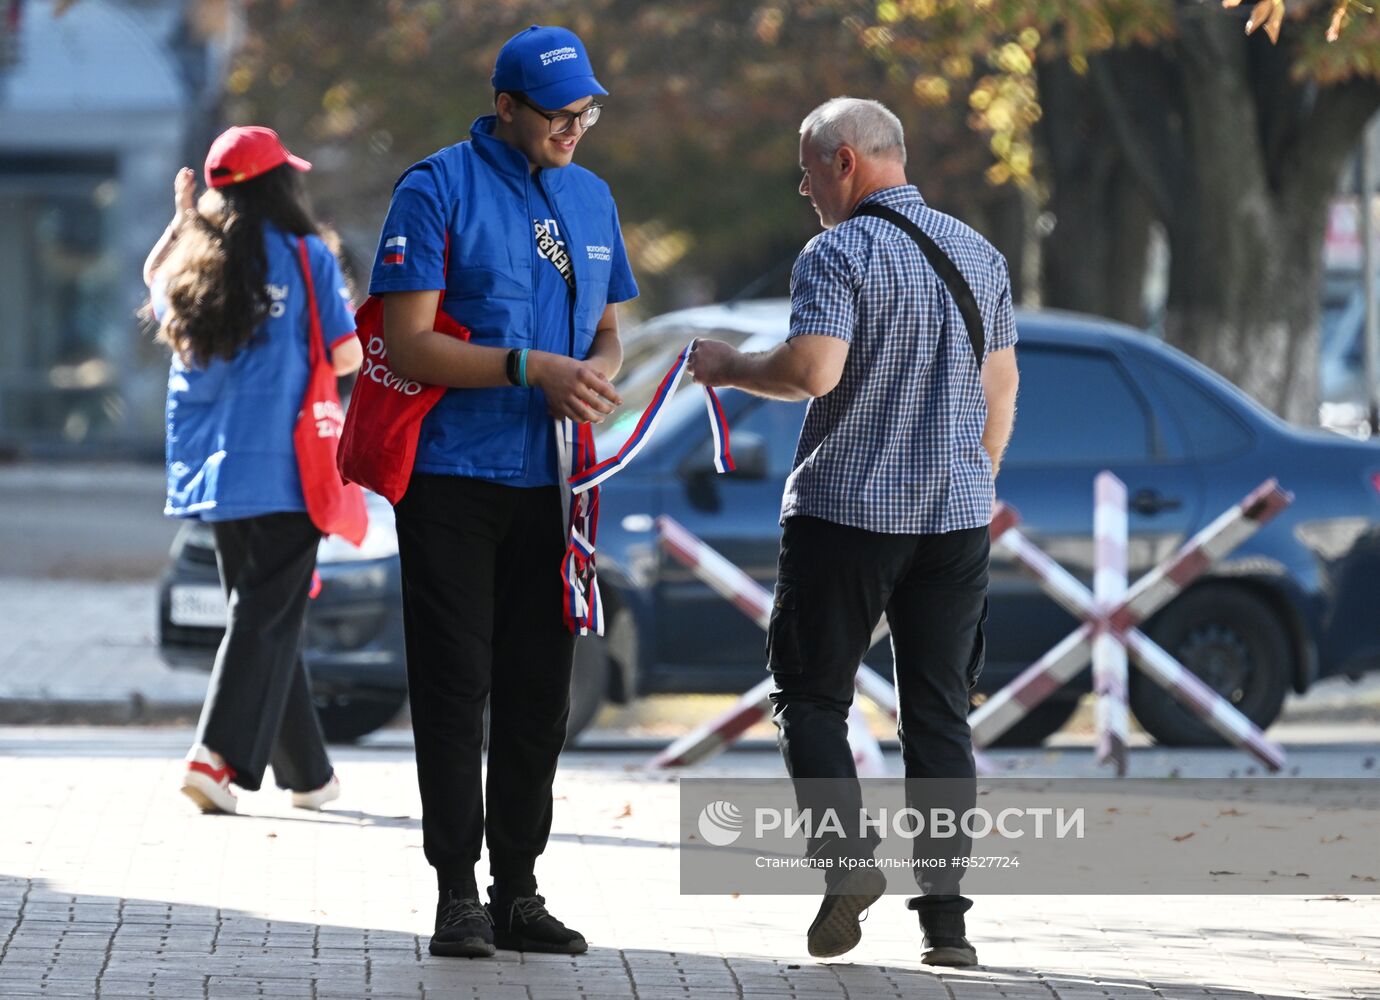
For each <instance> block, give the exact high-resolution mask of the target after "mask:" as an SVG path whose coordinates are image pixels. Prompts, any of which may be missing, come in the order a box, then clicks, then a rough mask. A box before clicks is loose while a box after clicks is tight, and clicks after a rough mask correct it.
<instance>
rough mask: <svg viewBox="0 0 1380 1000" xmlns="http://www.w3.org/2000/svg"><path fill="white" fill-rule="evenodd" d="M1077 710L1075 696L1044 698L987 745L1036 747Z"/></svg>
mask: <svg viewBox="0 0 1380 1000" xmlns="http://www.w3.org/2000/svg"><path fill="white" fill-rule="evenodd" d="M1077 710H1078V699H1077V698H1058V697H1050V698H1046V699H1045V700H1044V701H1042V702H1040V703H1039V704H1038V705H1036V706H1035V707H1034V708H1032V709H1031V710H1030V711H1029V712H1027V713H1026V714H1025V715H1024V716H1022V717H1021V718H1020V719H1019V720H1018V721H1017V722H1016V724H1015V725H1014V726H1012V727H1011V728H1010V729H1008V730H1006V732H1004V733H1002V734H1001V735H1000V736H998V737H997V738H996V739H995V740H993V741H992V742H991V743H989V744H988V746H990V747H993V748H994V749H995V748H999V747H1037V746H1039V745H1040V744H1042V743H1044V741H1045V740H1047V739H1048V738H1049V737H1051V736H1053V735H1054V734H1055V733H1057V732H1058V731H1059V730H1060V729H1062V728H1064V723H1066V722H1068V721H1069V719H1070V718H1072V717H1073V713H1074V712H1075V711H1077Z"/></svg>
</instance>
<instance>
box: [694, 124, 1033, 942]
mask: <svg viewBox="0 0 1380 1000" xmlns="http://www.w3.org/2000/svg"><path fill="white" fill-rule="evenodd" d="M905 160H906V153H905V139H904V135H903V133H902V129H901V123H900V121H899V120H898V119H897V118H896V116H895V115H893V114H892V113H891V112H890V111H889V110H887V109H886V108H885V107H884V106H883V105H881V104H879V103H877V102H876V101H864V100H857V99H854V98H846V97H842V98H836V99H834V100H831V101H828V102H826V103H825V104H822V105H821V106H820V107H818V108H816V109H815V110H814V111H812V112H811V113H810V114H809V115H808V116H807V117H806V118H805V121H804V122H803V123H802V124H801V126H800V167H801V170H802V171H803V172H804V177H803V178H802V179H801V182H800V193H801V194H803V195H805V196H806V197H807V198H809V199H810V202H811V204H812V205H813V206H814V208H815V211H816V212H817V213H818V214H819V219H820V222H821V223H822V224H823V226H824V228H825V232H823V233H821V234H820V235H818V236H816V237H815V238H814V239H812V240H811V241H810V242H809V243H808V244H806V246H805V249H804V250H802V251H801V253H800V257H799V258H798V259H797V260H796V263H795V268H794V270H793V272H792V274H791V325H790V335H789V337H788V339H787V340H786V342H785V343H784V344H781V345H780V346H778V347H776V348H774V349H773V350H770V351H766V352H763V353H760V354H743V353H740V352H738V351H736V350H734V349H733V348H731V347H729V346H728V345H726V344H722V343H720V342H718V341H703V340H702V341H699V342H698V343H697V345H696V347H695V350H694V352H693V353H692V354H691V356H690V370H691V371H692V373H693V374H694V376H695V379H696V381H698V382H701V383H703V384H706V385H720V386H733V387H735V388H739V389H744V390H746V391H748V392H752V393H755V394H757V395H760V396H766V397H769V398H773V399H787V400H798V399H809V400H810V405H809V408H808V410H807V412H806V415H805V423H804V427H803V428H802V430H801V434H800V443H799V446H798V447H797V449H796V455H795V463H794V467H793V470H792V472H791V475H790V478H789V479H787V481H786V492H785V497H784V499H783V501H782V507H781V522H782V525H783V526H784V529H783V534H782V539H781V556H780V563H779V567H778V574H777V584H776V600H775V605H774V608H773V611H772V618H771V626H770V629H769V631H768V636H767V654H768V661H769V666H770V669H771V670H772V672H773V675H774V676H775V678H776V690H775V691H774V692H773V693H772V702H773V704H774V706H775V712H774V719H775V722H776V724H777V726H778V728H779V730H780V742H781V747H782V753H783V754H784V756H785V758H786V765H787V768H788V770H789V771H790V774H791V776H792V778H793V779H794V780H796V782H797V785H796V791H797V796H798V799H799V801H800V807H801V809H802V810H803V809H806V808H814V809H815V810H820V811H822V808H828V807H832V808H834V809H835V811H836V813H837V815H839V816H840V817H845V816H857V815H859V810H860V808H861V804H862V802H861V792H860V789H859V787H858V782H857V773H856V770H855V768H854V764H853V755H852V752H851V750H850V749H849V746H848V710H849V706H850V705H851V704H852V699H853V676H854V674H855V673H856V671H857V669H858V665H859V663H860V662H861V660H862V657H863V655H864V653H866V652H867V648H868V645H869V642H870V636H871V634H872V630H873V629H874V628H875V627H876V625H877V623H878V621H879V620H880V619H881V616H882V614H883V613H885V614H886V616H887V620H888V622H889V623H890V626H891V642H892V652H893V655H894V659H895V663H896V693H897V699H898V702H899V706H900V724H899V726H898V735H899V736H900V738H901V746H902V750H903V755H904V758H905V766H906V777H907V778H908V779H934V778H945V779H961V780H959V781H956V782H947V783H945V787H946V788H950V789H956V791H955V792H953V793H952V796H953V797H952V801H950V800H948V799H946V800H945V801H944V802H943V803H936V802H934V801H933V799H932V798H931V799H930V800H929V801H926V802H923V803H920V802H914V801H913V802H912V803H911V804H913V805H917V806H918V805H924V806H925V807H926V808H927V809H928V808H933V807H934V806H935V805H936V804H942V805H944V806H948V807H952V806H957V807H958V811H960V812H961V810H962V808H964V807H969V806H971V805H972V802H973V794H974V788H975V782H974V775H975V771H974V766H973V744H972V734H971V732H970V731H969V728H968V718H967V716H968V707H969V701H968V693H969V691H970V689H971V687H972V685H973V684H974V683H975V682H976V680H977V674H978V672H979V671H980V670H981V669H982V660H983V634H982V627H983V622H984V621H985V620H986V617H987V563H988V524H989V523H990V521H991V515H992V504H993V498H994V487H993V480H994V479H995V477H996V474H997V468H998V466H999V465H1000V462H1001V456H1002V453H1003V451H1005V449H1006V444H1007V441H1008V440H1009V439H1010V436H1011V427H1012V424H1013V422H1014V418H1015V401H1016V386H1017V381H1018V375H1017V369H1016V352H1015V343H1016V327H1015V321H1014V318H1013V316H1012V311H1011V287H1010V277H1009V275H1008V273H1007V268H1006V261H1005V259H1004V258H1003V257H1002V255H1001V254H1000V253H998V252H997V251H996V250H995V249H994V248H993V247H992V245H991V244H990V243H988V242H987V240H985V239H983V238H982V237H981V236H979V235H978V234H977V233H976V232H974V231H973V230H972V229H970V228H969V227H968V226H966V225H964V224H963V223H961V222H959V221H958V220H957V219H954V218H951V217H950V216H947V215H944V214H942V213H940V212H937V211H935V210H934V209H932V208H930V207H929V206H928V205H926V204H925V201H924V199H923V198H921V197H920V193H919V192H918V191H917V190H916V189H915V188H914V187H913V186H912V185H910V184H908V183H907V182H906V175H905ZM862 206H878V207H880V208H884V209H892V210H894V211H896V212H899V213H901V214H902V215H903V216H905V217H906V218H907V219H909V220H910V221H911V222H912V223H914V224H916V225H917V226H919V228H920V229H921V230H922V231H923V232H924V233H925V234H926V235H928V236H929V237H930V239H931V240H933V241H934V243H935V244H936V245H937V246H938V247H939V249H940V250H941V251H942V252H943V253H944V254H945V255H946V256H947V257H948V258H949V259H950V260H951V261H952V262H953V263H954V264H955V265H956V266H957V268H958V270H959V272H960V273H961V274H962V276H963V277H964V278H965V279H966V281H967V283H968V286H969V287H970V288H971V290H972V295H973V297H974V298H975V300H976V304H977V307H978V312H979V313H980V315H981V319H982V327H983V331H984V338H983V339H984V341H985V347H979V346H978V345H976V344H973V343H971V342H970V340H969V334H968V331H967V328H966V327H965V324H964V320H963V318H962V316H961V314H960V311H959V307H958V305H957V303H956V301H955V299H954V297H953V295H951V294H950V292H949V291H948V289H947V287H946V285H945V283H944V282H943V280H941V278H940V277H939V275H938V274H937V273H936V271H935V270H934V268H932V267H931V266H930V264H929V262H928V261H927V259H926V257H925V255H924V253H923V252H922V251H921V249H920V247H919V245H918V244H917V243H916V242H915V240H914V239H912V237H911V236H909V235H907V233H906V232H905V231H904V230H903V229H902V228H900V227H899V226H898V225H896V224H895V223H893V222H892V221H889V220H887V219H881V218H876V217H874V216H870V215H859V216H857V217H855V212H856V211H857V210H858V209H859V208H860V207H862ZM975 352H981V353H982V354H983V360H982V362H981V364H979V361H978V354H977V353H975ZM801 779H836V780H834V781H829V782H818V781H807V782H804V783H802V782H801ZM916 787H917V786H910V788H912V789H915V788H916ZM915 794H919V792H918V791H913V792H909V793H908V797H910V795H915ZM926 794H931V793H928V792H927V793H926ZM818 814H819V812H816V815H818ZM876 843H877V840H876V836H875V834H871V833H866V832H863V833H862V834H861V835H859V834H855V836H854V837H853V838H852V840H851V841H850V840H849V839H848V838H846V837H845V838H842V839H840V838H831V837H821V838H818V839H812V840H811V842H810V850H811V854H812V856H814V857H818V858H821V859H824V858H827V859H831V860H832V862H833V864H834V867H832V868H828V869H826V872H827V874H826V886H827V888H826V895H825V897H824V901H823V903H821V905H820V910H819V914H818V916H817V917H816V918H815V922H814V924H813V925H812V926H811V927H810V931H809V939H808V943H809V948H810V953H811V954H812V955H816V956H820V957H827V956H832V955H839V954H843V953H844V952H846V951H848V950H849V949H851V948H852V947H853V946H854V945H856V944H857V943H858V941H859V940H860V939H861V936H862V931H861V928H860V927H859V922H858V916H859V914H861V913H862V912H863V911H864V910H865V909H866V908H867V907H868V906H870V905H871V904H872V903H873V902H875V901H876V900H877V898H878V897H879V896H880V895H881V893H882V891H883V889H884V888H885V884H886V883H885V878H884V876H883V875H882V873H881V872H880V871H879V870H878V869H876V868H874V867H867V866H865V865H864V866H859V867H847V868H843V869H840V868H839V867H838V862H839V861H840V860H849V859H851V860H857V859H859V858H871V856H872V854H873V849H874V847H875V845H876ZM946 844H947V846H946V845H945V843H941V844H936V845H929V846H926V847H922V846H921V841H919V840H917V842H916V850H917V852H932V854H933V856H935V857H942V856H951V855H953V854H959V855H966V854H967V853H968V851H969V849H970V846H971V845H970V842H969V841H968V840H967V839H966V838H959V839H955V840H949V841H947V842H946ZM941 852H942V853H941ZM922 871H923V872H924V874H923V875H922V874H921V873H922ZM916 872H917V880H918V881H919V884H920V889H921V895H919V896H917V897H915V898H913V899H911V900H910V901H909V902H908V904H907V905H908V906H909V907H910V908H911V909H913V910H916V911H918V913H919V918H920V925H921V929H922V931H923V932H924V949H925V951H924V955H923V960H924V961H926V962H928V963H930V964H934V965H972V964H975V963H976V961H977V954H976V952H975V950H974V949H973V947H972V945H971V944H969V942H968V940H967V936H966V934H967V931H966V926H965V921H964V914H965V913H966V912H967V910H968V909H969V907H970V906H971V905H972V903H971V901H970V900H968V899H965V898H964V897H963V896H961V895H959V893H958V881H959V877H960V876H961V874H962V872H961V869H959V870H956V871H955V870H953V869H920V868H917V869H916Z"/></svg>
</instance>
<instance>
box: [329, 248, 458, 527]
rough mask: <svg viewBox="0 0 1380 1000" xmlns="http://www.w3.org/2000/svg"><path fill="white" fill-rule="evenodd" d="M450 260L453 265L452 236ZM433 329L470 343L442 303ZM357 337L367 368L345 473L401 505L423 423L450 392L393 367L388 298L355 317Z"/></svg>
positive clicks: (351, 417) (346, 445)
mask: <svg viewBox="0 0 1380 1000" xmlns="http://www.w3.org/2000/svg"><path fill="white" fill-rule="evenodd" d="M445 257H446V260H447V262H448V260H449V257H450V239H449V237H447V239H446V254H445ZM443 269H444V265H443ZM444 297H445V296H444V294H443V295H442V298H443V299H444ZM432 329H433V330H435V331H436V332H437V333H444V334H447V335H448V336H451V337H456V338H458V339H460V340H469V339H470V331H469V329H468V328H466V327H463V326H461V325H460V324H459V323H457V322H456V321H455V320H453V319H451V317H450V316H449V315H447V314H446V313H445V312H444V311H442V309H441V307H440V305H439V303H438V304H437V307H436V319H435V321H434V322H433V324H432ZM355 336H357V337H359V342H360V345H361V346H362V347H363V348H364V366H363V367H362V368H360V370H359V378H357V379H356V380H355V391H354V395H353V396H352V397H351V399H350V412H349V413H348V414H346V416H345V431H344V435H343V437H342V438H341V441H340V454H339V463H340V474H341V476H343V477H344V478H345V479H347V480H349V481H350V482H352V483H359V484H360V485H361V486H364V487H365V488H367V489H370V490H373V491H374V492H375V493H377V494H379V495H380V496H382V497H386V498H387V499H388V501H389V503H394V504H396V503H397V502H398V501H399V500H401V499H402V496H403V494H404V493H406V492H407V484H408V482H409V481H411V479H412V466H413V463H414V462H415V461H416V459H417V437H418V435H419V434H420V433H421V430H422V419H423V418H424V417H425V416H426V415H427V414H428V413H429V412H430V411H431V408H432V407H433V406H435V405H436V403H437V401H438V400H440V398H441V397H442V396H444V395H445V393H446V388H445V386H440V385H427V384H426V383H424V382H418V381H417V380H416V379H409V378H403V377H402V376H400V375H398V374H397V373H396V372H395V371H393V369H391V368H389V367H388V350H387V348H386V346H385V344H384V340H383V299H381V298H380V297H379V296H377V295H371V296H369V298H367V299H365V301H364V304H363V305H362V306H360V307H359V310H358V311H357V312H356V313H355Z"/></svg>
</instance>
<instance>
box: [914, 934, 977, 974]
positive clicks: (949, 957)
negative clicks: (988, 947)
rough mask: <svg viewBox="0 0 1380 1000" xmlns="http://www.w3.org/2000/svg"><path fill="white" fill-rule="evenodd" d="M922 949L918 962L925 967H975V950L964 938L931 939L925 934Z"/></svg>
mask: <svg viewBox="0 0 1380 1000" xmlns="http://www.w3.org/2000/svg"><path fill="white" fill-rule="evenodd" d="M924 949H925V950H924V952H923V953H922V954H921V956H920V961H922V962H924V963H925V964H926V965H947V966H951V967H955V968H965V967H967V966H969V965H977V949H976V948H974V947H973V946H972V945H971V944H969V943H968V939H967V938H966V937H957V938H931V937H930V936H929V935H928V934H926V935H925V943H924Z"/></svg>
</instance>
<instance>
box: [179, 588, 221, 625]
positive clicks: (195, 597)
mask: <svg viewBox="0 0 1380 1000" xmlns="http://www.w3.org/2000/svg"><path fill="white" fill-rule="evenodd" d="M170 596H171V603H170V607H169V609H168V612H169V617H170V618H172V623H173V624H174V625H189V626H192V627H195V628H211V627H219V628H224V627H225V594H224V593H223V592H222V591H221V589H220V588H219V587H211V586H202V587H198V586H194V585H182V586H176V587H173V589H172V594H171V595H170Z"/></svg>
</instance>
